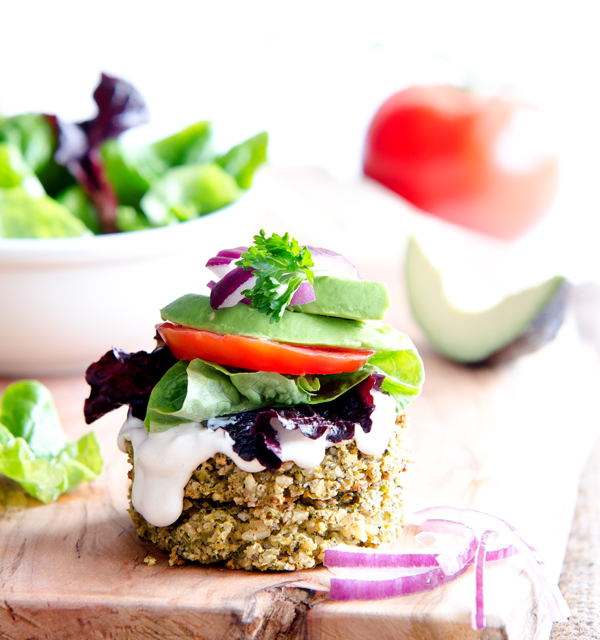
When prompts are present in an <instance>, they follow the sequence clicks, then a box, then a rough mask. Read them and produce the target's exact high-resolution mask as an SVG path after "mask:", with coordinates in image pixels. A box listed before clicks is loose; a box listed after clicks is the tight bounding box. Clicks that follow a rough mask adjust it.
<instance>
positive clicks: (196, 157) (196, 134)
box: [149, 120, 214, 167]
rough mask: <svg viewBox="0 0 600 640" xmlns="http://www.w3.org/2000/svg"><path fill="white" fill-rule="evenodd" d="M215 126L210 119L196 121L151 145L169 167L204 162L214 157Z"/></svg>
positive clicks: (151, 148)
mask: <svg viewBox="0 0 600 640" xmlns="http://www.w3.org/2000/svg"><path fill="white" fill-rule="evenodd" d="M212 141H213V127H212V123H210V122H209V121H208V120H202V121H200V122H195V123H194V124H191V125H189V126H188V127H185V128H184V129H181V131H178V132H177V133H174V134H173V135H171V136H169V137H168V138H163V139H162V140H158V142H154V143H153V144H152V145H150V146H149V150H151V151H152V152H153V153H154V154H155V155H156V156H157V157H158V158H160V160H162V161H163V162H164V163H165V164H166V165H167V166H168V167H176V166H178V165H183V164H203V163H205V162H211V161H212V160H213V158H214V154H213V151H212Z"/></svg>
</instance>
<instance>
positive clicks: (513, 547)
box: [410, 507, 571, 622]
mask: <svg viewBox="0 0 600 640" xmlns="http://www.w3.org/2000/svg"><path fill="white" fill-rule="evenodd" d="M430 518H434V519H440V518H442V519H448V520H454V521H457V522H463V523H465V524H468V525H469V526H471V527H473V529H475V532H476V533H477V535H478V538H481V537H482V536H483V534H484V533H485V531H486V530H488V529H489V530H491V531H494V532H495V533H496V534H497V537H496V538H495V539H494V541H493V545H490V546H492V547H493V548H492V549H488V548H486V554H485V559H486V561H489V560H501V559H503V558H506V557H508V556H509V555H513V554H514V553H520V554H521V555H522V556H523V558H524V559H525V561H526V562H527V564H528V566H529V568H530V569H531V571H532V572H533V573H534V574H535V576H536V578H537V579H538V582H539V585H540V588H541V590H542V593H543V595H544V599H545V600H546V603H547V605H548V609H549V612H550V618H551V619H552V621H553V622H565V621H566V620H568V619H569V616H570V615H571V612H570V610H569V605H568V604H567V603H566V601H565V599H564V598H563V596H562V594H561V592H560V590H559V589H558V585H556V584H555V583H554V581H553V580H552V579H551V578H550V576H549V575H548V569H547V567H546V565H545V564H544V563H543V562H542V561H541V560H540V559H539V557H538V554H537V551H535V549H533V548H532V547H530V546H529V545H528V544H527V543H526V542H525V541H524V540H523V539H522V538H521V537H520V536H519V535H518V534H517V532H516V531H515V529H514V527H512V526H511V525H509V524H508V523H507V522H505V521H504V520H502V519H501V518H498V517H497V516H493V515H491V514H489V513H484V512H482V511H475V510H473V509H458V508H455V507H431V508H429V509H423V510H422V511H418V512H416V513H414V514H413V515H412V517H411V518H410V523H411V524H415V525H417V526H418V525H420V524H421V523H423V522H425V521H426V520H429V519H430Z"/></svg>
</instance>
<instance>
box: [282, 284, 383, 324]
mask: <svg viewBox="0 0 600 640" xmlns="http://www.w3.org/2000/svg"><path fill="white" fill-rule="evenodd" d="M313 287H314V291H315V298H316V300H314V301H313V302H307V303H306V304H298V305H295V306H293V307H289V310H290V311H301V312H302V313H314V314H316V315H322V316H336V317H337V318H352V319H354V320H383V317H384V316H385V312H386V311H387V310H388V309H389V306H390V294H389V292H388V289H387V287H386V286H385V284H384V283H383V282H377V281H375V280H356V279H354V278H338V277H335V276H315V279H314V283H313Z"/></svg>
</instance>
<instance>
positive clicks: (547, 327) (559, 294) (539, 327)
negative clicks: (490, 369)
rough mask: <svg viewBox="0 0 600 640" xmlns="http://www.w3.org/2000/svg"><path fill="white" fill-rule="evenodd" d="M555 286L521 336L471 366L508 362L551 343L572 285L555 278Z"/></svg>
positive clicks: (563, 279)
mask: <svg viewBox="0 0 600 640" xmlns="http://www.w3.org/2000/svg"><path fill="white" fill-rule="evenodd" d="M556 284H557V286H556V290H555V291H554V293H553V294H552V296H551V297H550V299H549V300H548V302H547V303H546V305H545V306H544V307H543V309H542V310H541V311H540V313H539V314H538V315H537V316H536V317H535V319H534V320H533V322H532V323H531V324H530V325H529V326H528V327H527V329H526V330H525V332H524V333H523V334H521V336H519V337H518V338H517V339H516V340H514V341H513V342H511V343H510V344H508V345H506V346H505V347H503V348H502V349H499V350H498V351H496V352H495V353H492V354H491V355H490V356H489V357H488V358H486V359H484V360H481V361H480V362H478V363H473V364H475V365H486V366H495V365H498V364H502V363H504V362H509V361H510V360H515V359H516V358H520V357H521V356H524V355H527V354H528V353H533V352H534V351H537V350H538V349H540V348H541V347H543V346H544V345H545V344H547V343H548V342H550V341H552V340H553V339H554V338H555V336H556V334H557V333H558V330H559V329H560V328H561V326H562V324H563V322H564V319H565V315H566V311H567V309H568V308H569V303H570V298H571V294H572V290H573V285H572V283H571V282H570V281H569V280H567V279H566V278H565V277H563V276H557V278H556Z"/></svg>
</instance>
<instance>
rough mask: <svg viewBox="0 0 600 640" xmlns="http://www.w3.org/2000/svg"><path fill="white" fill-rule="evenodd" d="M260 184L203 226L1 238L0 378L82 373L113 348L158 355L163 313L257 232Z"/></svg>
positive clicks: (200, 288)
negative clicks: (219, 255)
mask: <svg viewBox="0 0 600 640" xmlns="http://www.w3.org/2000/svg"><path fill="white" fill-rule="evenodd" d="M262 201H263V200H262V198H261V196H260V194H259V192H257V191H255V189H254V188H253V189H252V190H251V191H249V192H248V193H247V194H245V195H244V196H243V197H242V198H241V199H240V200H238V201H237V202H235V203H234V204H232V205H230V206H228V207H225V208H224V209H221V210H219V211H215V212H214V213H211V214H208V215H206V216H203V217H201V218H198V219H196V220H193V221H190V222H185V223H182V224H178V225H173V226H169V227H163V228H159V229H151V230H148V231H136V232H131V233H122V234H113V235H106V236H94V237H88V238H65V239H49V240H45V239H44V240H35V239H32V240H29V239H0V376H11V377H12V376H14V377H36V376H44V375H67V374H77V373H82V372H83V371H84V370H85V369H86V367H87V366H88V365H89V364H91V363H92V362H93V361H95V360H98V359H99V358H100V357H101V356H102V355H103V354H104V353H105V352H106V351H108V350H109V349H111V348H112V347H113V346H115V347H119V348H121V349H124V350H125V351H138V350H140V349H146V350H148V349H152V348H153V347H154V345H155V343H154V340H153V338H154V334H155V330H154V325H155V324H157V323H158V322H160V314H159V310H160V308H161V307H163V306H165V305H166V304H167V303H169V302H171V301H172V300H174V299H175V298H177V297H178V296H180V295H183V294H184V293H190V292H205V291H207V290H206V283H207V282H208V280H209V279H210V278H209V276H210V272H209V271H208V270H207V269H205V267H204V265H205V264H206V261H207V260H208V258H210V257H211V256H212V255H214V254H215V253H216V252H217V251H219V250H220V249H224V248H227V247H234V246H238V245H244V244H249V243H250V242H251V239H252V236H253V235H254V234H256V233H258V231H259V230H260V224H261V217H262V208H263V205H262Z"/></svg>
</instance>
